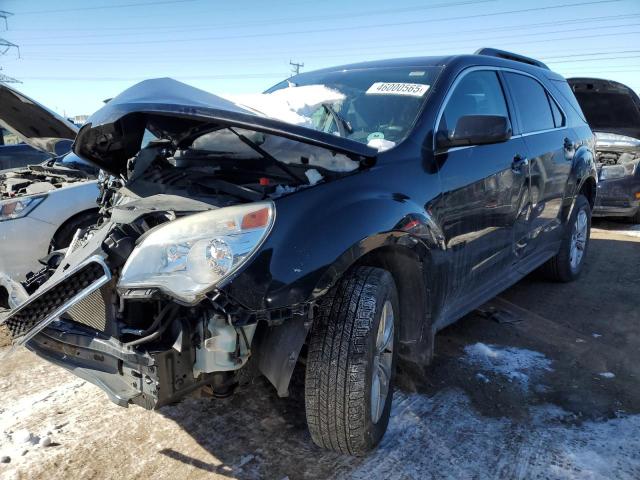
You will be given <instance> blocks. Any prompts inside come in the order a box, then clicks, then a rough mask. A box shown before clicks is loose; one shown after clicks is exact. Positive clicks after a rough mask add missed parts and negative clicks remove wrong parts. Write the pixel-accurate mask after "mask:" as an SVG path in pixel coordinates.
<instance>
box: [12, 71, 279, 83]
mask: <svg viewBox="0 0 640 480" xmlns="http://www.w3.org/2000/svg"><path fill="white" fill-rule="evenodd" d="M287 76H288V74H287V73H282V72H279V73H230V74H221V75H176V77H177V78H183V79H190V80H242V79H251V78H278V79H282V78H285V77H287ZM22 78H23V79H24V80H46V81H65V82H69V81H72V82H73V81H78V82H126V81H141V80H147V79H149V76H144V77H103V76H100V77H78V76H73V77H65V76H49V75H36V76H28V77H22Z"/></svg>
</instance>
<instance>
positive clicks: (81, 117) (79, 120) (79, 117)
mask: <svg viewBox="0 0 640 480" xmlns="http://www.w3.org/2000/svg"><path fill="white" fill-rule="evenodd" d="M88 118H89V115H76V116H75V117H69V120H70V121H71V122H73V123H75V124H76V125H78V126H81V125H84V123H85V122H86V121H87V119H88Z"/></svg>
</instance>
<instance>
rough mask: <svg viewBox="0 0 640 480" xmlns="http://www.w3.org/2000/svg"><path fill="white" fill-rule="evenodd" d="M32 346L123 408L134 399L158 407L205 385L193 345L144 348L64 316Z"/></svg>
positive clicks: (39, 336) (142, 405) (145, 406)
mask: <svg viewBox="0 0 640 480" xmlns="http://www.w3.org/2000/svg"><path fill="white" fill-rule="evenodd" d="M26 346H27V348H28V349H29V350H31V351H33V352H34V353H36V354H37V355H38V356H40V357H42V358H44V359H45V360H47V361H49V362H51V363H53V364H55V365H58V366H60V367H62V368H64V369H66V370H69V371H70V372H71V373H73V374H74V375H77V376H78V377H80V378H82V379H84V380H86V381H88V382H90V383H93V384H94V385H96V386H98V387H99V388H101V389H102V390H104V391H105V392H106V394H107V396H108V397H109V399H110V400H111V401H112V402H114V403H116V404H117V405H120V406H122V407H126V406H128V405H129V404H130V403H132V404H137V405H140V406H141V407H144V408H146V409H149V410H151V409H156V408H159V407H161V406H163V405H167V404H169V403H173V402H175V401H177V400H178V399H180V398H181V397H183V396H184V395H185V394H187V393H189V392H190V391H192V390H194V389H196V388H198V387H200V386H201V385H202V384H201V383H198V382H196V381H195V379H193V370H192V368H191V366H192V365H193V359H192V358H190V356H191V355H192V351H190V350H187V351H185V350H183V351H182V353H180V352H178V351H176V350H174V349H168V350H164V351H157V352H142V353H141V352H138V351H135V350H133V349H131V348H128V347H126V346H124V345H123V344H121V343H120V342H118V341H117V340H115V339H113V338H109V337H107V336H105V335H101V334H100V333H98V332H96V331H95V330H93V329H90V328H85V327H83V326H80V325H77V324H75V323H72V322H67V321H63V320H59V321H56V322H54V323H52V324H51V325H49V326H48V327H47V328H46V329H44V330H43V331H42V332H40V333H39V334H38V335H36V336H35V337H34V338H32V339H31V340H30V341H29V342H28V343H27V345H26ZM209 381H210V379H209ZM203 383H204V382H203Z"/></svg>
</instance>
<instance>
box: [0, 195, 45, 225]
mask: <svg viewBox="0 0 640 480" xmlns="http://www.w3.org/2000/svg"><path fill="white" fill-rule="evenodd" d="M45 198H46V195H40V196H38V197H23V198H16V199H11V200H3V201H0V222H2V221H4V220H12V219H14V218H22V217H26V216H27V215H28V214H29V213H30V212H31V211H32V210H33V209H34V208H36V207H37V206H38V205H39V204H40V203H41V202H42V201H43V200H44V199H45Z"/></svg>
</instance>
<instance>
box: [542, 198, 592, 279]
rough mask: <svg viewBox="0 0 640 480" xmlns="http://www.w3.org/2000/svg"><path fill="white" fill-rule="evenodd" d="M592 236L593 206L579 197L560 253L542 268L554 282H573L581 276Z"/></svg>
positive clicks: (563, 238)
mask: <svg viewBox="0 0 640 480" xmlns="http://www.w3.org/2000/svg"><path fill="white" fill-rule="evenodd" d="M590 236H591V205H589V201H588V200H587V199H586V197H585V196H584V195H578V197H577V198H576V203H575V205H574V207H573V211H572V212H571V216H570V217H569V221H568V222H567V226H566V230H565V233H564V236H563V237H562V243H561V244H560V251H559V252H558V254H557V255H556V256H555V257H553V258H551V259H550V260H549V261H548V262H547V263H545V264H544V265H543V266H542V271H543V273H544V274H545V275H546V276H547V277H549V278H550V279H552V280H556V281H559V282H571V281H573V280H575V279H577V278H578V277H579V276H580V272H581V271H582V267H583V265H584V259H585V256H586V253H587V247H588V246H589V238H590Z"/></svg>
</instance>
